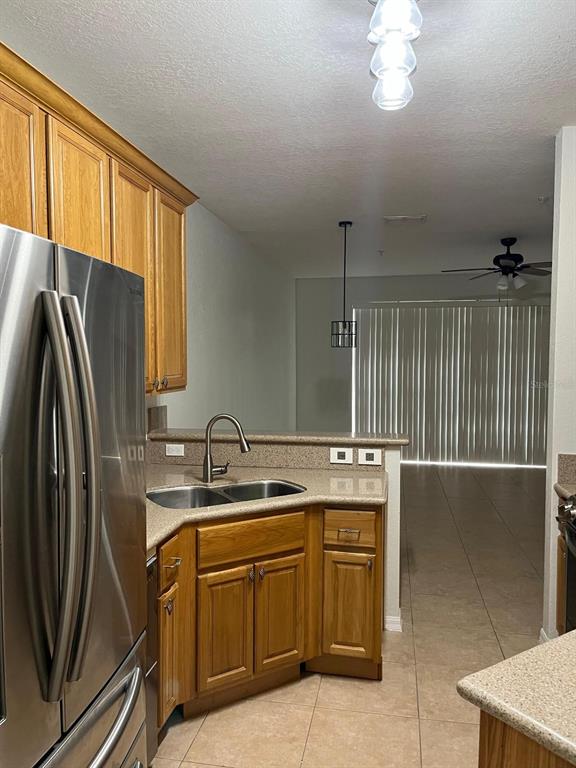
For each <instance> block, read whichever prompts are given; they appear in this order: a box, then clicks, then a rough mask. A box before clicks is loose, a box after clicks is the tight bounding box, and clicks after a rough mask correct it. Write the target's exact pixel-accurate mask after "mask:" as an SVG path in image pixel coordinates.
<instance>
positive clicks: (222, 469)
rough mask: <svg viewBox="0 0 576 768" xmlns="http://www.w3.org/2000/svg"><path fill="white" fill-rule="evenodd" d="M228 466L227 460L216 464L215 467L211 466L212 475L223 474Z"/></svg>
mask: <svg viewBox="0 0 576 768" xmlns="http://www.w3.org/2000/svg"><path fill="white" fill-rule="evenodd" d="M229 466H230V462H229V461H227V462H226V464H224V465H221V464H220V465H217V466H215V467H212V474H213V475H225V474H226V473H227V472H228V467H229Z"/></svg>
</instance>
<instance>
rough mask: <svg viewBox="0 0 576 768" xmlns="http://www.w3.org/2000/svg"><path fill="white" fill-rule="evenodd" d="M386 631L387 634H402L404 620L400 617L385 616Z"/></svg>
mask: <svg viewBox="0 0 576 768" xmlns="http://www.w3.org/2000/svg"><path fill="white" fill-rule="evenodd" d="M384 629H385V630H386V631H387V632H402V618H401V617H400V616H385V617H384Z"/></svg>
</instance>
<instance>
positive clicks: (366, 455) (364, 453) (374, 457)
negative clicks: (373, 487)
mask: <svg viewBox="0 0 576 768" xmlns="http://www.w3.org/2000/svg"><path fill="white" fill-rule="evenodd" d="M358 464H369V465H370V466H372V467H381V466H382V449H381V448H358Z"/></svg>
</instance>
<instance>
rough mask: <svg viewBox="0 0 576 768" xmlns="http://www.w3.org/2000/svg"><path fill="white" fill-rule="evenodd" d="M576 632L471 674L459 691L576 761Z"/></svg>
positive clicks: (494, 714) (540, 742) (560, 754)
mask: <svg viewBox="0 0 576 768" xmlns="http://www.w3.org/2000/svg"><path fill="white" fill-rule="evenodd" d="M575 658H576V632H569V633H568V634H566V635H563V636H562V637H559V638H557V639H555V640H550V641H549V642H547V643H543V644H542V645H538V646H536V647H535V648H531V649H530V650H529V651H525V652H524V653H520V654H518V656H512V657H511V658H510V659H506V661H502V662H500V663H499V664H496V665H494V666H493V667H489V668H488V669H484V670H482V671H481V672H476V673H475V674H473V675H469V676H468V677H465V678H464V679H463V680H461V681H460V682H459V683H458V693H459V694H460V695H461V696H462V697H463V698H464V699H466V700H467V701H470V702H472V704H475V705H476V706H477V707H480V708H481V709H483V710H484V711H485V712H488V714H490V715H493V716H494V717H496V718H498V719H499V720H502V721H503V722H505V723H506V724H507V725H509V726H511V727H512V728H515V729H516V730H517V731H520V732H521V733H523V734H524V735H525V736H528V737H529V738H530V739H533V740H534V741H536V742H538V744H541V745H542V746H543V747H545V748H546V749H548V750H549V751H550V752H553V753H554V754H556V755H558V756H559V757H562V758H563V759H564V760H567V761H568V762H569V763H572V764H573V765H576V667H575V664H574V659H575Z"/></svg>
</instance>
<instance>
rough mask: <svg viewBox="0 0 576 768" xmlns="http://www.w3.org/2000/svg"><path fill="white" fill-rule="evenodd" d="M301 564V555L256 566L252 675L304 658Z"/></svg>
mask: <svg viewBox="0 0 576 768" xmlns="http://www.w3.org/2000/svg"><path fill="white" fill-rule="evenodd" d="M304 562H305V556H304V555H303V554H301V555H292V556H291V557H282V558H280V559H279V560H265V561H263V562H261V563H256V602H255V605H256V638H255V656H256V672H264V671H265V670H267V669H274V668H275V667H281V666H284V665H286V664H297V663H298V662H299V661H300V660H301V659H302V658H304V637H305V634H304V621H305V619H304V617H305V597H304Z"/></svg>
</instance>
